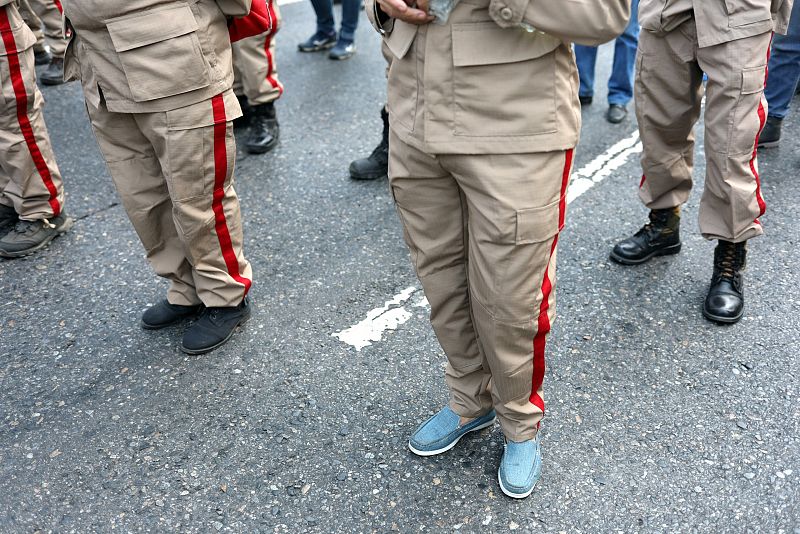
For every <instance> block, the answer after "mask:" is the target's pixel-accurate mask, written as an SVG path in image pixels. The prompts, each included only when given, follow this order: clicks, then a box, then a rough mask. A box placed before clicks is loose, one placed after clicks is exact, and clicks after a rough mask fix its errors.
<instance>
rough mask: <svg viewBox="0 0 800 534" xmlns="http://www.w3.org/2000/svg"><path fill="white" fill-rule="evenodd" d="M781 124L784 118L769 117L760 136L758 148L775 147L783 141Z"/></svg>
mask: <svg viewBox="0 0 800 534" xmlns="http://www.w3.org/2000/svg"><path fill="white" fill-rule="evenodd" d="M781 126H783V119H779V118H778V117H769V116H768V117H767V122H766V123H765V124H764V129H763V130H761V135H759V136H758V148H774V147H776V146H778V145H779V144H780V142H781Z"/></svg>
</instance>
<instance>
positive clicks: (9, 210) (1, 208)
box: [0, 204, 19, 239]
mask: <svg viewBox="0 0 800 534" xmlns="http://www.w3.org/2000/svg"><path fill="white" fill-rule="evenodd" d="M17 221H19V215H17V210H15V209H14V208H13V207H11V206H6V205H5V204H0V239H3V238H4V237H5V235H6V234H7V233H8V232H10V231H11V229H12V228H14V226H15V225H16V224H17Z"/></svg>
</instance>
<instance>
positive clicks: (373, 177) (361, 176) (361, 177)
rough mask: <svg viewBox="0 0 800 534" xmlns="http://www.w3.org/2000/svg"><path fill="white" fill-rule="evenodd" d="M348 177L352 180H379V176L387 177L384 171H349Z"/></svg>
mask: <svg viewBox="0 0 800 534" xmlns="http://www.w3.org/2000/svg"><path fill="white" fill-rule="evenodd" d="M350 178H352V179H353V180H362V181H368V180H380V179H381V178H388V174H387V173H385V172H376V173H369V174H353V173H352V172H351V173H350Z"/></svg>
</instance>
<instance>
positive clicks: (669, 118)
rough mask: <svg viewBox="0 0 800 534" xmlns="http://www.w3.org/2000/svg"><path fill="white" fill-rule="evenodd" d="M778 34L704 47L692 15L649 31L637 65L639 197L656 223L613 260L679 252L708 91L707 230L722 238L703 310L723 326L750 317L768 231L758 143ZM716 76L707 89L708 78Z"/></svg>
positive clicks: (703, 208) (621, 246) (703, 204)
mask: <svg viewBox="0 0 800 534" xmlns="http://www.w3.org/2000/svg"><path fill="white" fill-rule="evenodd" d="M770 39H771V33H765V34H761V35H756V36H752V37H747V38H744V39H738V40H734V41H730V42H727V43H722V44H719V45H715V46H709V47H704V48H700V47H699V46H698V43H697V33H696V27H695V23H694V20H693V19H690V20H688V21H687V22H685V23H684V24H682V25H681V26H680V27H678V28H676V29H675V30H673V31H671V32H669V33H667V34H666V35H663V36H657V35H653V34H650V33H643V34H642V35H641V39H640V42H639V54H638V56H637V64H636V69H637V71H636V116H637V120H638V122H639V132H640V135H641V139H642V144H643V147H644V149H643V152H642V169H643V176H642V179H641V183H640V187H639V197H640V198H641V200H642V202H643V203H644V204H645V206H646V207H647V208H649V209H650V210H651V214H650V222H649V223H648V224H647V225H645V227H643V228H642V229H641V230H639V232H637V233H636V234H635V235H634V236H632V237H631V238H628V239H626V240H623V241H622V242H620V243H618V244H617V245H616V246H615V247H614V250H613V251H612V253H611V258H612V259H614V260H616V261H617V262H620V263H623V264H638V263H643V262H645V261H647V260H649V259H650V258H652V257H653V256H656V255H663V254H674V253H677V252H678V251H679V250H680V239H679V227H678V225H679V221H680V217H679V207H680V205H681V204H683V203H685V202H686V201H687V200H688V198H689V194H690V192H691V189H692V169H693V163H694V139H695V136H694V126H695V124H696V123H697V120H698V119H699V117H700V112H701V103H702V97H703V94H704V92H705V97H706V104H705V154H706V179H705V188H704V190H703V196H702V198H701V201H700V217H699V219H700V231H701V233H702V234H703V236H704V237H705V238H706V239H709V240H718V241H719V244H718V246H717V249H716V251H715V258H714V274H713V275H712V282H711V287H710V289H709V292H708V296H707V297H706V300H705V304H704V307H703V314H704V315H705V316H706V317H707V318H708V319H711V320H713V321H716V322H723V323H731V322H736V321H738V320H739V319H740V318H741V317H742V314H743V309H744V297H743V278H742V271H743V270H744V267H745V257H746V242H747V240H748V239H750V238H753V237H756V236H759V235H761V234H762V232H763V230H762V228H761V222H760V220H759V218H760V217H761V216H762V215H763V214H764V211H765V210H766V204H765V202H764V199H763V197H762V195H761V187H760V177H759V174H758V160H757V153H756V143H757V140H758V135H759V133H760V131H761V129H762V128H763V126H764V122H765V120H766V114H767V104H766V100H765V99H764V97H763V93H764V84H765V81H766V66H767V57H768V50H769V44H770ZM704 73H705V74H706V75H707V77H708V82H707V83H706V85H705V91H704V85H703V74H704Z"/></svg>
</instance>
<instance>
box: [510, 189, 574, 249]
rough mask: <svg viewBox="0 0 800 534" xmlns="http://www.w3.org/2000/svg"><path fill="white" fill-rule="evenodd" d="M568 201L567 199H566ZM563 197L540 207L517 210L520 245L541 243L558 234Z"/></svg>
mask: <svg viewBox="0 0 800 534" xmlns="http://www.w3.org/2000/svg"><path fill="white" fill-rule="evenodd" d="M564 201H565V202H566V199H564ZM560 204H561V199H559V200H556V201H555V202H553V203H551V204H548V205H547V206H541V207H539V208H526V209H521V210H517V239H516V243H517V244H518V245H524V244H528V243H541V242H542V241H546V240H548V239H550V238H551V237H553V236H554V235H556V234H557V233H558V232H559V230H561V228H560V227H559V220H560V218H559V209H560Z"/></svg>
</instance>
